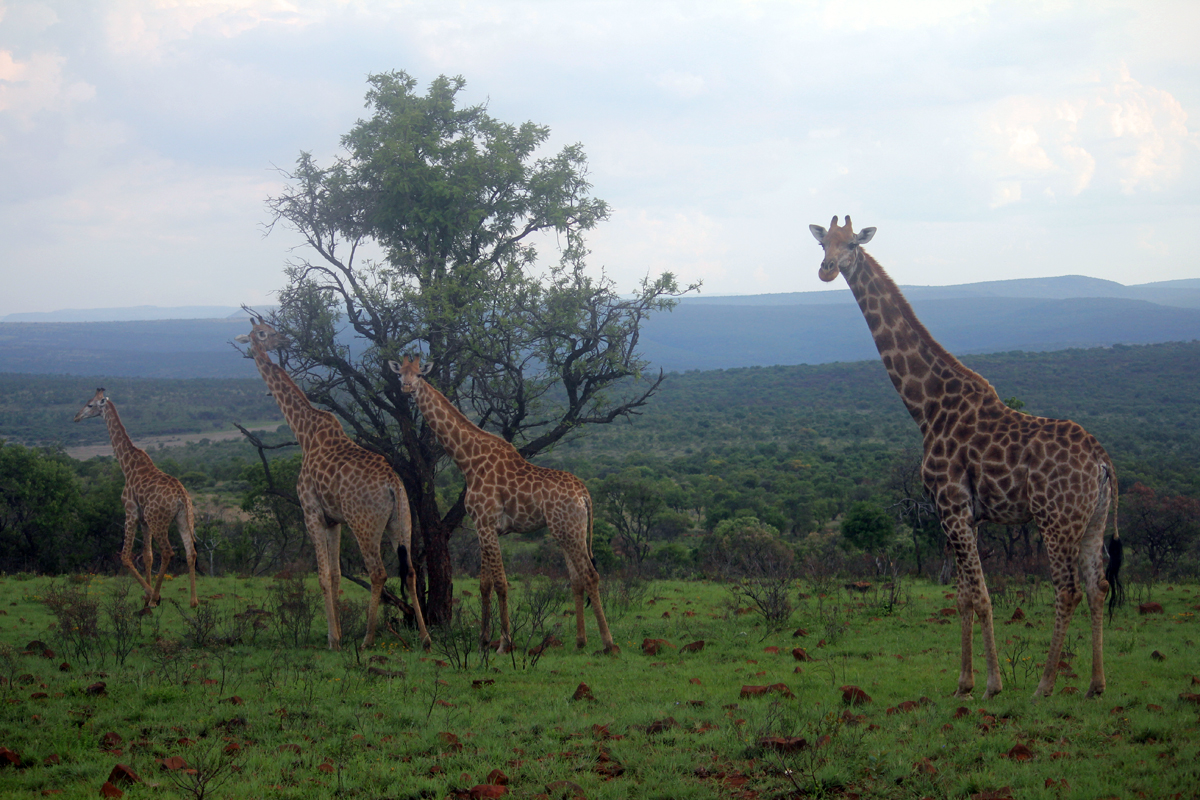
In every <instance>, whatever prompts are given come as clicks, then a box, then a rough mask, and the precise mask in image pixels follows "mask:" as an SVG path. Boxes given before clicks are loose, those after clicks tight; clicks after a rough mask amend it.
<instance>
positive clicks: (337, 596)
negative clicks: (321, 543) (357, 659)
mask: <svg viewBox="0 0 1200 800" xmlns="http://www.w3.org/2000/svg"><path fill="white" fill-rule="evenodd" d="M325 537H326V541H327V542H328V545H327V547H328V550H327V552H328V554H329V579H328V580H329V596H330V597H331V598H332V600H333V625H334V630H335V631H336V632H337V640H338V649H341V643H342V621H341V614H340V613H339V610H338V604H339V603H341V601H342V526H341V525H340V524H338V523H334V524H333V525H330V526H329V527H328V528H327V529H326V532H325Z"/></svg>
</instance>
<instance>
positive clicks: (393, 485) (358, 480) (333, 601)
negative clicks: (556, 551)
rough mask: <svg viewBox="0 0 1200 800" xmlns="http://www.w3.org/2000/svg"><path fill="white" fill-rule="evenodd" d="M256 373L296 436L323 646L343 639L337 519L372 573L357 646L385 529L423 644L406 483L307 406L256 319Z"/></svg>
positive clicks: (376, 593) (273, 334) (376, 584)
mask: <svg viewBox="0 0 1200 800" xmlns="http://www.w3.org/2000/svg"><path fill="white" fill-rule="evenodd" d="M238 338H239V341H249V343H250V350H251V353H252V354H253V356H254V363H255V364H256V365H257V366H258V372H259V374H260V375H262V378H263V380H264V381H266V383H267V388H268V389H270V391H271V395H272V396H273V397H274V398H275V401H276V402H277V403H278V404H279V410H280V411H282V412H283V416H284V418H285V419H287V422H288V426H289V427H291V429H292V433H294V434H295V436H296V441H298V442H299V443H300V450H301V451H302V453H303V459H302V462H301V465H300V474H299V476H298V478H297V480H296V494H297V496H298V497H299V499H300V506H301V508H302V509H303V511H304V525H305V527H306V528H307V529H308V535H309V538H311V539H312V543H313V550H314V551H315V552H316V558H317V574H318V576H319V579H320V583H321V592H322V594H323V595H324V596H325V618H326V620H327V621H328V625H329V635H328V640H329V647H330V649H332V650H337V649H339V647H340V646H341V638H342V636H341V625H340V623H339V622H338V613H337V599H338V596H339V592H340V582H341V577H342V570H341V557H340V553H341V541H342V524H343V523H344V524H346V525H349V526H350V530H351V532H352V533H353V534H354V538H355V539H357V540H358V548H359V550H360V551H361V553H362V558H363V564H364V565H365V566H366V568H367V573H368V574H369V575H370V578H371V600H370V604H369V606H368V607H367V634H366V637H365V639H364V640H363V645H364V646H367V647H369V646H370V645H372V644H373V643H374V641H375V626H376V621H377V617H378V613H379V598H380V596H381V595H382V593H383V586H384V584H385V583H386V582H387V570H386V569H385V568H384V566H383V559H382V557H381V554H380V547H381V544H382V540H383V533H384V531H387V533H388V536H389V539H390V541H391V543H392V547H393V548H394V549H396V551H397V553H398V555H399V558H400V566H401V570H402V572H403V574H402V575H401V576H400V578H401V580H402V581H404V582H405V585H406V586H407V588H408V595H409V598H410V599H411V600H412V605H413V610H414V612H415V616H416V621H417V628H418V631H419V633H420V636H421V641H422V643H423V644H424V645H425V646H426V647H428V646H429V632H428V631H427V630H426V628H425V619H424V617H423V616H422V614H421V605H420V602H419V600H418V598H417V584H416V571H415V570H414V569H413V566H412V562H411V557H410V554H411V552H412V550H411V540H412V517H411V514H410V512H409V508H408V495H407V494H406V493H405V491H404V484H403V483H401V481H400V478H399V477H398V476H397V475H396V473H395V472H394V471H393V470H392V468H391V466H390V465H389V464H388V462H387V460H386V459H384V457H383V456H381V455H379V454H378V453H372V452H371V451H369V450H366V449H364V448H362V447H360V446H359V445H358V444H356V443H354V442H353V441H351V439H350V437H348V436H347V435H346V433H345V431H343V430H342V426H341V424H340V423H339V422H338V421H337V418H336V417H335V416H334V415H333V414H331V413H330V412H328V411H323V410H321V409H319V408H315V407H313V405H312V403H310V402H309V401H308V398H307V397H306V396H305V394H304V392H302V391H301V390H300V387H299V386H297V385H296V384H295V382H294V381H293V380H292V379H291V377H290V376H289V375H288V374H287V372H286V371H284V369H283V368H282V367H280V366H279V365H277V364H275V363H274V362H272V361H271V357H270V355H268V350H273V349H277V348H279V347H281V346H283V345H284V344H286V341H285V340H284V338H283V337H282V336H281V335H280V334H279V333H278V332H277V331H276V330H275V329H274V328H272V327H271V326H270V325H268V324H267V323H265V322H263V321H262V320H255V321H254V323H253V327H252V329H251V332H250V335H249V336H248V337H238Z"/></svg>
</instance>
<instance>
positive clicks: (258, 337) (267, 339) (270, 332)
mask: <svg viewBox="0 0 1200 800" xmlns="http://www.w3.org/2000/svg"><path fill="white" fill-rule="evenodd" d="M250 321H251V323H252V326H251V328H250V333H248V334H246V333H243V334H242V335H241V336H235V337H233V340H234V341H235V342H240V343H241V344H250V343H251V342H257V343H258V344H259V345H260V346H261V347H262V349H263V350H278V349H279V348H281V347H283V346H284V345H286V344H287V343H288V341H287V337H285V336H284V335H283V334H282V333H280V332H279V331H277V330H275V329H274V328H272V327H271V326H270V325H268V324H267V323H266V322H264V321H263V319H262V317H251V318H250Z"/></svg>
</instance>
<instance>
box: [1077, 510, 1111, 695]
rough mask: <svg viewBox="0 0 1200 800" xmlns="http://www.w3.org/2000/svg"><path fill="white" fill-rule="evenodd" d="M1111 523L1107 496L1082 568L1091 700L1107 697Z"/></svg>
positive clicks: (1087, 539)
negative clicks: (1106, 604)
mask: <svg viewBox="0 0 1200 800" xmlns="http://www.w3.org/2000/svg"><path fill="white" fill-rule="evenodd" d="M1107 523H1108V498H1107V496H1105V498H1104V500H1103V501H1102V503H1101V505H1100V507H1098V508H1097V509H1096V513H1095V514H1093V515H1092V519H1091V521H1090V522H1089V523H1088V528H1087V531H1086V532H1085V533H1084V537H1083V545H1082V548H1081V552H1080V554H1079V567H1080V571H1081V572H1082V573H1083V587H1084V591H1085V592H1086V593H1087V601H1088V611H1089V612H1090V613H1091V623H1092V681H1091V685H1089V686H1088V692H1087V696H1088V697H1098V696H1099V695H1102V694H1104V688H1105V682H1104V597H1105V595H1107V594H1108V589H1109V586H1108V581H1106V580H1105V579H1104V556H1103V552H1104V528H1105V527H1106V525H1107Z"/></svg>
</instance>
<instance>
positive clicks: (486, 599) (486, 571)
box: [479, 541, 492, 650]
mask: <svg viewBox="0 0 1200 800" xmlns="http://www.w3.org/2000/svg"><path fill="white" fill-rule="evenodd" d="M480 551H481V553H480V555H481V559H480V563H479V649H480V650H487V649H488V647H490V646H491V643H492V567H491V564H489V563H488V561H489V556H488V554H487V553H484V552H482V551H483V547H482V541H481V542H480Z"/></svg>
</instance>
